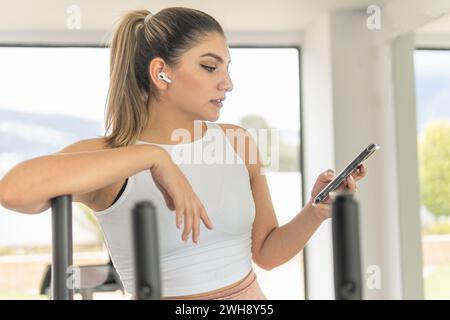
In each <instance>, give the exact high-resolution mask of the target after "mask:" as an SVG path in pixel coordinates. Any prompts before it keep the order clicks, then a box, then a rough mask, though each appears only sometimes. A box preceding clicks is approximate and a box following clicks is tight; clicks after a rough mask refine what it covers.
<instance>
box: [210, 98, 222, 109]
mask: <svg viewBox="0 0 450 320" xmlns="http://www.w3.org/2000/svg"><path fill="white" fill-rule="evenodd" d="M210 102H211V103H212V104H214V105H215V106H216V107H218V108H222V106H223V104H222V102H218V101H216V100H210Z"/></svg>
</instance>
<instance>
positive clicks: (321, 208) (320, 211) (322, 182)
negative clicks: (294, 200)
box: [308, 164, 367, 220]
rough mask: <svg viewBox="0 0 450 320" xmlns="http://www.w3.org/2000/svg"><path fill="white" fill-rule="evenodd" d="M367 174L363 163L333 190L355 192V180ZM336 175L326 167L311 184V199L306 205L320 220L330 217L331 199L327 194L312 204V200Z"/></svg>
mask: <svg viewBox="0 0 450 320" xmlns="http://www.w3.org/2000/svg"><path fill="white" fill-rule="evenodd" d="M366 175H367V167H366V166H365V165H364V164H361V165H359V166H358V168H357V169H356V170H355V171H353V172H352V174H350V175H349V176H348V177H347V179H346V180H344V182H342V183H341V185H340V186H339V188H337V189H336V190H335V191H334V192H340V191H343V190H348V191H350V192H356V190H358V187H357V186H356V181H358V180H361V179H362V178H364V177H365V176H366ZM335 176H336V173H335V172H334V171H333V170H331V169H328V170H326V171H324V172H322V173H321V174H320V175H319V176H318V177H317V180H316V183H315V184H314V186H313V189H312V191H311V199H310V200H309V203H308V205H310V206H311V208H312V211H313V212H314V214H315V215H316V216H317V217H319V219H321V220H326V219H327V218H330V217H331V199H330V196H328V197H327V198H326V199H325V201H323V202H320V203H318V204H314V202H313V200H314V198H315V197H316V195H318V194H319V192H320V191H322V189H323V188H325V187H326V186H327V185H328V184H329V183H330V182H331V181H332V180H333V179H334V178H335Z"/></svg>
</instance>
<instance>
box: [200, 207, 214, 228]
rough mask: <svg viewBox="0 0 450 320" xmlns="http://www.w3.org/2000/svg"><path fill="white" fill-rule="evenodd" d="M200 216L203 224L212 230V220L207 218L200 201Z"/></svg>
mask: <svg viewBox="0 0 450 320" xmlns="http://www.w3.org/2000/svg"><path fill="white" fill-rule="evenodd" d="M200 208H201V210H200V218H201V219H202V221H203V224H204V225H205V226H206V227H207V228H208V229H209V230H212V229H214V225H213V223H212V221H211V220H210V219H209V216H208V213H207V212H206V209H205V207H204V206H203V204H201V203H200Z"/></svg>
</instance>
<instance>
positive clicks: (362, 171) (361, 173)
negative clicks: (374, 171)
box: [352, 164, 367, 181]
mask: <svg viewBox="0 0 450 320" xmlns="http://www.w3.org/2000/svg"><path fill="white" fill-rule="evenodd" d="M366 174H367V168H366V166H365V165H364V164H360V165H359V166H358V168H357V169H356V170H355V172H354V174H353V173H352V175H353V178H355V180H356V181H358V180H361V179H362V178H364V177H365V176H366Z"/></svg>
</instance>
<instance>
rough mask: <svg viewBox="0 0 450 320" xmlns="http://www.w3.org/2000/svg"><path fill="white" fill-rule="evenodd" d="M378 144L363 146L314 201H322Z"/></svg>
mask: <svg viewBox="0 0 450 320" xmlns="http://www.w3.org/2000/svg"><path fill="white" fill-rule="evenodd" d="M378 149H380V146H379V145H378V144H376V143H372V144H370V145H369V146H368V147H367V148H365V149H364V150H363V151H361V153H360V154H359V155H358V156H356V158H355V159H353V160H352V162H350V164H349V165H348V166H347V167H345V169H344V170H342V171H341V172H340V173H339V174H338V175H337V176H336V177H335V178H334V179H333V181H331V182H330V183H329V184H327V186H326V187H325V188H323V190H322V191H320V192H319V194H318V195H317V196H316V197H315V198H314V203H319V202H322V201H324V200H325V199H326V198H327V197H328V195H329V193H330V192H332V191H334V190H336V189H337V188H338V187H339V186H340V185H341V183H342V182H343V181H345V179H347V177H348V176H349V175H350V174H351V173H352V172H353V171H355V170H356V169H357V168H358V167H359V166H360V165H361V164H362V163H364V162H365V161H366V160H367V159H369V158H370V157H371V156H372V155H373V154H374V153H375V152H376V151H377V150H378Z"/></svg>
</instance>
